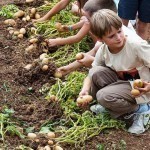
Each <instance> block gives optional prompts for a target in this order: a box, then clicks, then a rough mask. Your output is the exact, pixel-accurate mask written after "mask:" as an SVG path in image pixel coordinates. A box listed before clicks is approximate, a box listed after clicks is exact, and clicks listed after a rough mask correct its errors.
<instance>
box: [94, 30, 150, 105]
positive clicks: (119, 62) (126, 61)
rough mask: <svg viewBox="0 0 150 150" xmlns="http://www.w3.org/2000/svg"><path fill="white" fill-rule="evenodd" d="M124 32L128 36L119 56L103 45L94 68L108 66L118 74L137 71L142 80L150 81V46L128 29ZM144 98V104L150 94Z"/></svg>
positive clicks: (96, 57) (98, 52) (149, 97)
mask: <svg viewBox="0 0 150 150" xmlns="http://www.w3.org/2000/svg"><path fill="white" fill-rule="evenodd" d="M123 31H124V33H125V35H126V36H127V40H126V43H125V45H124V47H123V49H122V50H121V51H120V52H118V53H117V54H112V53H111V52H110V51H109V49H108V46H107V45H106V44H103V45H102V46H100V48H99V49H98V51H97V53H96V56H95V59H94V61H93V64H92V66H93V67H95V66H101V65H102V66H108V67H110V68H112V69H113V70H115V71H116V72H118V73H121V72H132V70H137V72H138V73H139V75H140V78H141V79H143V80H145V81H150V45H149V44H148V43H147V41H145V40H143V39H141V38H140V37H139V36H138V35H137V34H136V33H134V32H132V31H130V30H129V29H128V28H126V27H123ZM131 85H132V83H131ZM142 97H144V102H147V101H150V93H147V94H146V97H145V95H143V96H142ZM140 98H141V97H140ZM139 101H141V100H139V98H138V103H139ZM140 103H143V101H142V102H140Z"/></svg>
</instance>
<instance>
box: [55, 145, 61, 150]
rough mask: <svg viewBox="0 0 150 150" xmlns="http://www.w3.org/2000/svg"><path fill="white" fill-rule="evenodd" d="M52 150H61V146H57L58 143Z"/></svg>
mask: <svg viewBox="0 0 150 150" xmlns="http://www.w3.org/2000/svg"><path fill="white" fill-rule="evenodd" d="M54 150H63V148H62V147H60V146H58V145H56V146H55V149H54Z"/></svg>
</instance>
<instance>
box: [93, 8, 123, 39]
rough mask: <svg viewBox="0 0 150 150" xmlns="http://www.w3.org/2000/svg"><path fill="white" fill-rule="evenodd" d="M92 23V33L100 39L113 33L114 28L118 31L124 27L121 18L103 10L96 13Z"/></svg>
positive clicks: (107, 10)
mask: <svg viewBox="0 0 150 150" xmlns="http://www.w3.org/2000/svg"><path fill="white" fill-rule="evenodd" d="M90 22H91V31H92V32H93V34H95V35H96V36H97V37H99V38H102V37H103V36H105V35H106V34H107V33H110V32H111V31H112V27H114V28H115V29H117V30H118V29H120V28H121V27H122V21H121V18H120V17H118V15H117V14H116V13H115V12H113V11H111V10H109V9H101V10H99V11H97V12H95V13H94V14H93V16H92V17H91V19H90Z"/></svg>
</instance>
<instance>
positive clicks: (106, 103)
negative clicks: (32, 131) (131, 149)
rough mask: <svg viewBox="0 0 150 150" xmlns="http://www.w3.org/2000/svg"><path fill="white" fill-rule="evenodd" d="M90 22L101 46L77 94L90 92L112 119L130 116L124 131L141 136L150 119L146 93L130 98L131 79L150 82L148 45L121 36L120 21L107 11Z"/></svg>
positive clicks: (101, 12) (149, 50)
mask: <svg viewBox="0 0 150 150" xmlns="http://www.w3.org/2000/svg"><path fill="white" fill-rule="evenodd" d="M90 21H91V31H92V32H93V34H95V35H96V36H97V37H98V38H99V39H100V40H101V41H102V42H103V43H104V44H103V45H102V46H100V48H99V49H98V51H97V53H96V56H95V59H94V62H93V64H92V69H90V71H89V75H88V77H87V78H86V79H85V81H84V85H83V88H82V90H81V92H80V95H84V94H88V93H90V92H91V95H92V96H93V97H94V98H95V99H96V100H97V101H98V103H99V104H100V105H101V106H103V107H104V108H106V109H107V110H108V111H109V113H110V114H111V116H112V117H114V118H118V117H120V116H123V115H127V114H131V115H133V116H134V122H133V124H132V126H131V127H130V128H129V129H128V132H130V133H135V134H140V133H143V132H144V131H145V128H144V125H145V124H147V123H148V121H149V118H150V106H149V104H148V102H149V101H150V93H149V92H147V93H145V94H143V95H141V96H140V97H134V96H133V95H131V90H132V83H133V80H134V79H137V78H141V79H143V80H145V81H150V45H148V43H147V42H146V41H144V40H142V39H134V38H133V37H130V36H125V35H124V32H123V30H122V21H121V19H120V18H119V17H118V16H117V14H116V13H114V12H113V11H111V10H108V9H102V10H99V11H97V12H96V13H94V15H93V16H92V17H91V19H90ZM139 103H140V104H139Z"/></svg>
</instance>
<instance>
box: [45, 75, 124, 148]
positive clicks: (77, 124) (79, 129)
mask: <svg viewBox="0 0 150 150" xmlns="http://www.w3.org/2000/svg"><path fill="white" fill-rule="evenodd" d="M85 76H86V75H85V74H83V73H80V72H73V73H71V74H70V75H68V76H67V78H66V81H65V82H63V81H61V80H60V79H58V80H57V82H56V84H55V85H53V86H52V87H51V89H50V92H49V94H48V96H47V98H49V97H50V96H51V95H56V96H57V97H58V98H59V100H60V101H61V106H62V108H63V110H64V116H63V119H64V120H65V123H63V124H62V122H60V124H57V125H56V124H55V127H54V130H55V132H56V133H57V132H58V133H61V136H59V137H58V138H56V139H55V140H56V141H57V142H58V143H69V144H73V145H74V146H75V147H76V148H77V147H78V148H79V147H80V148H81V147H82V146H84V144H85V141H86V140H87V139H90V138H92V137H94V136H96V135H98V134H99V133H100V132H101V131H103V130H104V129H108V128H124V124H123V122H121V121H118V120H115V119H112V118H111V117H110V115H108V114H107V113H105V114H99V115H96V116H95V115H94V114H92V112H90V111H85V112H83V113H82V112H81V110H80V108H79V107H78V106H77V105H76V102H75V99H76V98H77V96H78V94H79V91H80V89H81V87H82V83H83V80H84V78H85ZM47 125H48V124H47ZM51 125H52V124H50V126H51Z"/></svg>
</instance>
